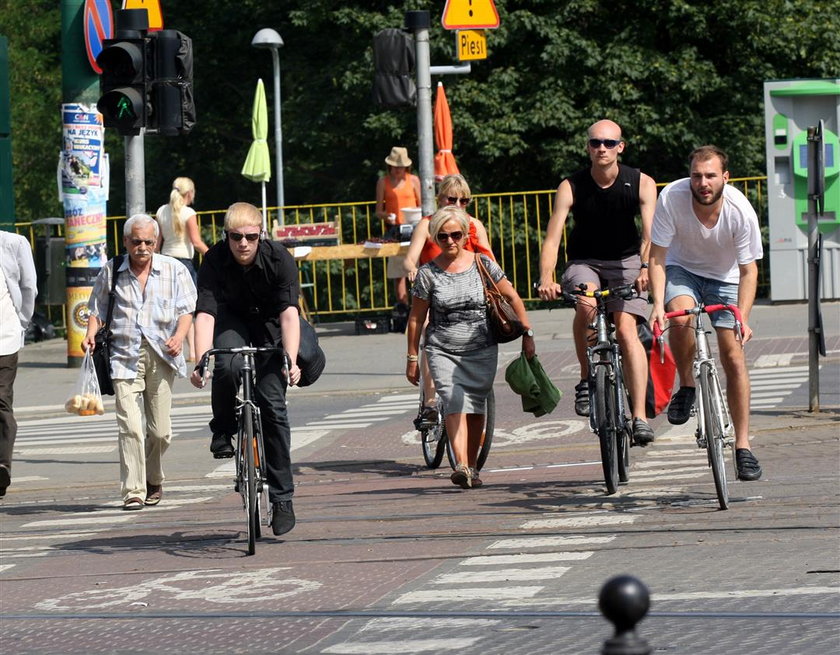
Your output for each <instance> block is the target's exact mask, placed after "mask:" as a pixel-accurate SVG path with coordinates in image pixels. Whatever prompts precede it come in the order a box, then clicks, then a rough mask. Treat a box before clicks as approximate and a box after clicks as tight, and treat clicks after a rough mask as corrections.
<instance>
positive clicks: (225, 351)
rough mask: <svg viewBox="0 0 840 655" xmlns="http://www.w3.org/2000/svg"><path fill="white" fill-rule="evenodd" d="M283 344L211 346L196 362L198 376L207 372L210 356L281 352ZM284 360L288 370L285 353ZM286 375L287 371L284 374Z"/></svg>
mask: <svg viewBox="0 0 840 655" xmlns="http://www.w3.org/2000/svg"><path fill="white" fill-rule="evenodd" d="M282 351H283V346H236V347H235V348H211V349H210V350H208V351H207V352H205V353H204V355H202V357H201V360H200V361H199V362H198V366H197V367H196V368H197V369H198V372H199V375H200V377H201V378H202V379H203V378H204V375H205V374H206V373H207V365H208V364H209V363H210V357H211V356H215V355H237V354H238V355H244V354H252V355H253V354H256V353H267V352H282ZM284 360H285V362H286V364H285V368H286V370H288V361H289V357H288V355H286V356H285V357H284ZM286 375H287V377H288V373H287V374H286Z"/></svg>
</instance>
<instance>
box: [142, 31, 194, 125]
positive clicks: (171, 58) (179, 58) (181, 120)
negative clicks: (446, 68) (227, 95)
mask: <svg viewBox="0 0 840 655" xmlns="http://www.w3.org/2000/svg"><path fill="white" fill-rule="evenodd" d="M149 36H150V37H152V38H151V42H150V45H151V52H150V53H149V54H150V60H149V61H147V64H146V68H147V71H148V73H149V74H148V77H149V84H150V91H149V102H150V108H149V114H148V117H147V121H146V128H147V131H148V133H152V134H155V133H156V134H161V135H164V136H175V135H178V134H186V133H187V132H189V131H190V130H191V129H192V128H193V126H194V125H195V102H194V101H193V93H192V77H193V74H192V71H193V52H192V39H190V37H188V36H186V35H185V34H182V33H181V32H179V31H178V30H160V31H158V32H154V33H153V34H150V35H149Z"/></svg>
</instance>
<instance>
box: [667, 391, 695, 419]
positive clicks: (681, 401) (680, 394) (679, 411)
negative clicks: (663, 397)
mask: <svg viewBox="0 0 840 655" xmlns="http://www.w3.org/2000/svg"><path fill="white" fill-rule="evenodd" d="M694 395H695V390H694V387H680V388H679V389H678V390H677V393H675V394H674V395H673V397H672V398H671V403H670V404H669V405H668V423H670V424H671V425H682V424H683V423H685V422H686V421H688V419H689V418H690V417H691V408H692V407H693V406H694Z"/></svg>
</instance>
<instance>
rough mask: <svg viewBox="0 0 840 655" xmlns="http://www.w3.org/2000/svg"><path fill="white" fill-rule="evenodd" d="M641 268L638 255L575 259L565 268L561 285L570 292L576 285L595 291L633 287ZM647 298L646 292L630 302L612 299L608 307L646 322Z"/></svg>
mask: <svg viewBox="0 0 840 655" xmlns="http://www.w3.org/2000/svg"><path fill="white" fill-rule="evenodd" d="M641 266H642V260H641V258H640V257H639V256H638V255H633V256H632V257H625V258H624V259H614V260H605V259H576V260H573V261H570V262H569V264H568V265H567V266H566V270H565V272H564V273H563V278H562V279H561V280H560V286H562V287H563V288H564V289H571V288H573V287H576V286H577V285H579V284H594V285H595V286H596V287H597V288H598V289H610V288H612V287H617V286H621V285H622V284H633V283H634V282H635V281H636V278H637V277H639V271H640V270H641ZM647 298H648V296H647V292H644V293H642V295H641V296H639V297H638V298H633V299H632V300H622V299H621V298H618V297H615V298H612V297H611V300H610V301H609V303H608V305H607V306H608V307H609V310H610V311H611V312H627V313H628V314H634V315H636V316H641V317H642V318H643V319H647V317H648V313H649V310H648V300H647Z"/></svg>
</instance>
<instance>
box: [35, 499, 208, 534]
mask: <svg viewBox="0 0 840 655" xmlns="http://www.w3.org/2000/svg"><path fill="white" fill-rule="evenodd" d="M208 500H213V497H212V496H204V497H201V498H177V499H168V498H167V499H164V502H163V503H161V504H160V505H157V506H156V507H155V508H154V509H151V510H146V511H147V512H149V511H151V512H154V513H159V512H163V511H167V510H170V509H176V508H177V507H180V506H181V505H191V504H194V503H204V502H207V501H208ZM114 514H118V516H114ZM136 514H140V512H138V511H129V512H127V511H125V510H101V511H95V512H73V513H71V514H64V516H68V517H71V518H66V519H49V520H46V521H31V522H30V523H24V524H23V525H22V526H21V527H22V528H37V527H41V526H60V525H84V524H88V525H97V524H101V523H125V522H126V521H130V520H132V519H133V518H134V516H133V515H136Z"/></svg>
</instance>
